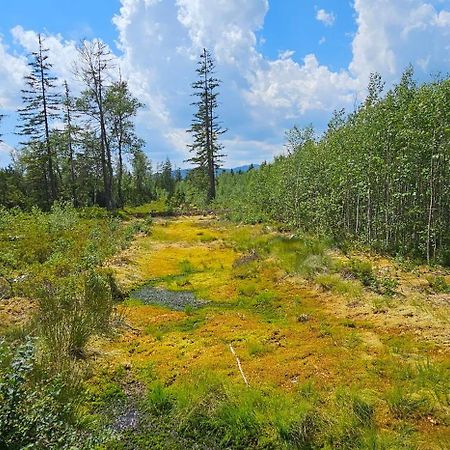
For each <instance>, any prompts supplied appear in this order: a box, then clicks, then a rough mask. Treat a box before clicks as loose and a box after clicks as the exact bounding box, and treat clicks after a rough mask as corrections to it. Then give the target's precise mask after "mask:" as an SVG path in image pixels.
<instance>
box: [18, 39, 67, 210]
mask: <svg viewBox="0 0 450 450" xmlns="http://www.w3.org/2000/svg"><path fill="white" fill-rule="evenodd" d="M38 44H39V45H38V49H37V51H35V52H32V53H31V56H32V58H31V61H30V62H29V63H28V65H29V66H30V68H31V71H30V73H29V75H27V76H26V77H25V82H26V88H25V89H23V90H22V101H23V103H24V106H23V107H22V108H20V109H19V111H18V112H19V116H20V118H21V124H20V125H19V134H20V135H22V136H24V137H25V138H26V140H25V141H24V142H22V144H23V145H26V146H27V147H29V150H30V152H31V153H33V159H34V160H35V161H36V162H37V163H38V166H40V167H41V169H40V170H43V171H44V173H43V174H42V175H43V176H42V178H43V180H44V183H45V197H46V203H47V206H50V205H51V204H52V203H53V201H55V200H56V198H57V182H56V175H55V166H56V161H55V159H56V157H55V154H54V149H53V148H52V144H51V139H50V134H51V128H50V126H51V122H52V120H53V119H55V118H56V117H57V116H58V109H59V105H60V95H59V94H58V92H57V91H56V84H55V81H56V78H55V77H54V76H52V75H51V70H52V64H51V63H50V61H49V56H48V52H49V50H48V48H45V47H44V42H43V39H42V36H41V35H40V34H39V35H38Z"/></svg>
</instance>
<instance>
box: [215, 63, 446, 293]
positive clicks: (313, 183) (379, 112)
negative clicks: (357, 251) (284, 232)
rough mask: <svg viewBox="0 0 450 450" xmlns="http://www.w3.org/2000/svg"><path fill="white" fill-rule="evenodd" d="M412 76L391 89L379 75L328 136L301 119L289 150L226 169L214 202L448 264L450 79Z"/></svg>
mask: <svg viewBox="0 0 450 450" xmlns="http://www.w3.org/2000/svg"><path fill="white" fill-rule="evenodd" d="M412 76H413V74H412V70H407V71H406V72H405V74H404V75H403V77H402V79H401V81H400V83H399V84H398V85H396V86H395V87H394V88H393V89H392V90H390V91H389V92H387V93H386V94H385V95H384V96H383V95H382V90H383V83H382V81H381V79H380V78H379V76H376V75H374V76H373V77H372V79H371V84H370V89H369V91H370V94H369V97H368V98H367V99H366V101H365V102H363V103H362V104H361V105H360V107H359V108H358V110H357V111H356V112H354V113H353V114H350V115H348V116H347V117H345V115H344V114H343V112H342V111H341V112H339V113H337V114H335V116H334V118H333V119H332V120H331V122H330V124H329V127H328V130H327V131H326V132H325V133H324V135H323V136H322V137H321V139H315V137H314V135H313V133H312V132H311V130H310V129H306V130H299V129H298V128H296V129H294V130H293V131H292V132H291V133H290V134H289V154H288V155H286V156H279V157H278V158H276V159H275V161H274V162H273V163H272V164H263V165H262V166H261V167H260V168H259V169H257V170H252V171H249V172H248V173H244V174H231V173H226V174H225V173H224V174H221V175H220V176H219V179H218V188H217V199H216V202H215V206H216V208H217V209H218V210H219V211H222V212H223V213H224V214H225V215H226V216H227V217H229V218H231V219H233V220H236V221H245V222H248V223H255V222H260V221H276V222H280V223H283V224H286V225H288V226H289V227H294V228H301V229H302V230H303V231H306V232H309V233H311V234H317V235H328V236H331V237H333V238H334V240H335V241H336V242H338V243H342V242H352V245H355V244H362V245H364V246H370V247H372V248H373V249H375V250H378V251H383V252H389V253H391V254H395V255H405V256H409V257H413V258H416V257H418V258H422V259H427V261H429V262H431V261H437V262H442V263H446V261H447V260H448V258H447V257H448V248H449V236H450V215H449V214H448V208H444V207H443V205H447V204H449V203H450V183H449V177H448V173H449V171H450V166H449V164H450V154H449V149H450V145H449V142H450V133H449V128H448V123H449V120H450V113H449V111H450V109H449V107H448V99H449V98H450V97H449V93H450V80H449V79H443V80H438V81H433V82H430V83H427V84H423V85H421V86H418V85H416V83H415V82H414V81H413V78H412ZM384 284H385V286H382V288H383V289H386V290H387V291H392V290H393V286H392V283H390V282H387V283H384Z"/></svg>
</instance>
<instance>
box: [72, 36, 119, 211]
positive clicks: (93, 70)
mask: <svg viewBox="0 0 450 450" xmlns="http://www.w3.org/2000/svg"><path fill="white" fill-rule="evenodd" d="M78 52H79V57H80V60H79V64H78V67H77V75H78V77H79V78H80V79H81V80H82V81H83V82H84V84H85V90H84V91H83V93H82V97H81V98H80V99H79V102H78V106H79V108H80V110H81V111H83V112H84V113H85V114H86V115H87V116H88V117H90V118H91V119H92V120H93V121H94V122H95V125H96V127H97V129H98V131H99V133H100V139H99V143H100V150H101V153H100V155H101V156H100V157H101V167H102V175H103V189H104V192H103V194H104V203H105V205H106V207H107V208H108V209H113V208H114V199H113V168H112V156H111V148H110V140H109V136H108V133H107V124H106V111H105V94H106V90H107V85H106V79H107V73H108V70H109V69H110V68H111V66H112V55H111V52H110V51H109V49H108V47H107V45H106V44H104V43H103V42H101V41H99V40H95V41H93V42H87V41H83V42H82V44H81V46H80V47H79V48H78Z"/></svg>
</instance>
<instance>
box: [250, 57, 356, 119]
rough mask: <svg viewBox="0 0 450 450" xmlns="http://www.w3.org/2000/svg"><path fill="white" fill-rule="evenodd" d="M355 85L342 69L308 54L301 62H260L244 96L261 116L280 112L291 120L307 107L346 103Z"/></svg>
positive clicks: (326, 107)
mask: <svg viewBox="0 0 450 450" xmlns="http://www.w3.org/2000/svg"><path fill="white" fill-rule="evenodd" d="M356 88H357V82H356V81H355V80H354V79H352V78H351V77H350V75H349V74H348V73H347V72H346V71H342V72H332V71H330V70H329V69H328V68H327V67H326V66H323V65H320V64H319V62H318V60H317V58H316V56H315V55H313V54H310V55H307V56H306V57H305V58H304V59H303V63H302V64H299V63H297V62H295V61H293V60H292V59H278V60H276V61H270V62H268V63H267V65H265V66H262V67H261V69H259V70H258V71H257V72H256V73H255V77H254V80H253V82H252V85H251V88H250V90H249V92H247V93H246V98H247V100H248V102H249V103H250V105H251V106H253V107H254V109H253V110H254V112H255V113H256V112H257V113H258V114H259V115H261V119H262V117H263V116H266V117H267V118H269V117H270V116H271V115H276V116H280V115H281V116H284V117H285V118H288V119H291V120H295V118H298V117H301V116H302V115H304V114H305V113H307V112H308V111H314V110H316V111H325V112H326V111H330V110H332V109H334V108H336V107H337V106H339V105H347V106H348V105H350V104H351V102H352V101H353V98H354V92H355V90H356Z"/></svg>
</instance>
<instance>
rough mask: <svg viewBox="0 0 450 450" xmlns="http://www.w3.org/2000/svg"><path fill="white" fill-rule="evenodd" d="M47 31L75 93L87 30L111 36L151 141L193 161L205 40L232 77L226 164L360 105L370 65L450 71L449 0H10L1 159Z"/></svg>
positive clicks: (180, 160) (0, 103) (225, 84)
mask: <svg viewBox="0 0 450 450" xmlns="http://www.w3.org/2000/svg"><path fill="white" fill-rule="evenodd" d="M38 33H42V34H43V35H45V38H46V45H47V47H48V48H49V49H50V60H51V62H52V63H53V65H54V71H55V74H56V75H57V76H58V77H60V79H61V80H64V79H66V80H67V81H68V82H69V84H70V86H71V87H72V90H73V92H74V93H79V92H80V90H81V89H82V86H81V84H80V82H79V81H78V80H77V79H76V77H75V75H74V64H75V62H76V60H77V45H78V43H79V42H80V40H81V39H87V40H93V39H100V40H102V41H104V42H105V43H106V44H107V45H108V46H109V47H110V49H111V51H112V53H113V54H114V65H115V68H114V69H113V70H112V73H111V77H112V78H113V77H114V76H117V73H118V71H119V68H120V71H121V73H122V76H123V77H124V78H126V79H127V80H128V82H129V87H130V89H131V91H132V93H133V94H134V95H135V96H136V97H137V98H138V99H139V100H140V101H141V102H143V103H144V104H145V107H144V108H143V109H142V110H141V112H140V113H139V115H138V117H137V130H138V134H139V135H140V136H141V137H142V138H144V140H145V141H146V145H145V151H146V152H147V154H148V155H149V157H150V159H151V160H152V161H153V162H154V163H156V162H158V161H162V160H164V159H165V158H166V157H169V158H170V159H171V161H173V163H174V165H175V166H177V167H187V166H188V165H187V164H186V163H185V162H184V161H185V160H186V159H187V158H188V150H187V145H188V144H189V142H190V136H189V134H188V133H186V129H187V128H188V127H189V124H190V120H191V117H192V114H193V112H194V111H193V107H192V106H191V105H190V103H191V102H192V97H191V93H192V91H191V87H190V85H191V83H192V82H193V81H194V80H195V66H196V61H197V60H198V56H199V54H200V51H201V49H202V48H204V47H206V48H208V49H210V50H211V51H212V52H213V54H214V56H215V58H216V61H217V75H218V76H219V78H220V79H221V80H222V86H221V89H220V106H219V111H218V112H219V116H220V119H221V122H222V123H223V126H224V127H226V128H227V129H228V131H227V133H226V134H225V135H223V137H222V143H223V144H224V146H225V153H226V154H227V158H226V160H225V166H226V167H236V166H239V165H243V164H247V163H260V162H262V161H270V160H272V159H273V157H274V156H275V155H277V154H280V153H282V152H283V142H284V133H285V131H286V130H287V129H289V128H291V127H292V126H294V125H297V126H305V125H308V124H310V123H312V124H313V125H314V126H315V128H316V129H317V130H318V131H319V132H320V131H321V130H323V129H325V127H326V124H327V122H328V120H329V118H330V116H331V114H332V112H333V110H335V109H340V108H345V109H346V110H347V111H352V110H353V109H354V108H355V105H357V104H358V102H360V101H362V99H364V96H365V88H366V86H367V83H368V79H369V76H370V73H371V72H375V71H376V72H379V73H380V74H381V75H382V76H383V78H384V79H385V81H386V84H387V86H388V87H389V86H392V85H393V83H395V82H396V81H398V80H399V78H400V76H401V73H402V72H403V70H404V69H405V68H406V67H407V66H408V64H410V63H411V64H413V65H414V67H415V70H416V77H417V79H419V80H420V81H426V80H429V79H431V77H432V76H434V75H436V74H439V73H440V74H447V73H449V72H450V0H427V1H423V0H214V1H213V0H77V1H73V0H70V1H69V0H39V1H36V0H15V1H10V0H0V114H4V115H6V117H5V118H4V120H3V121H2V122H1V123H0V133H1V134H2V135H3V137H2V139H3V141H4V142H3V143H2V144H0V166H4V165H6V164H8V162H9V161H10V156H9V153H10V150H11V149H12V148H18V147H19V144H18V141H19V138H18V136H17V135H16V134H15V131H16V125H17V114H16V111H17V108H18V107H19V105H20V89H22V88H23V77H24V76H25V75H26V74H27V71H28V67H27V55H28V54H29V53H30V52H31V51H33V50H34V49H35V48H36V43H37V34H38Z"/></svg>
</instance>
